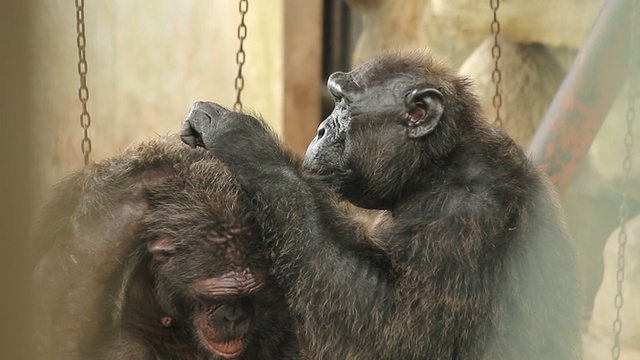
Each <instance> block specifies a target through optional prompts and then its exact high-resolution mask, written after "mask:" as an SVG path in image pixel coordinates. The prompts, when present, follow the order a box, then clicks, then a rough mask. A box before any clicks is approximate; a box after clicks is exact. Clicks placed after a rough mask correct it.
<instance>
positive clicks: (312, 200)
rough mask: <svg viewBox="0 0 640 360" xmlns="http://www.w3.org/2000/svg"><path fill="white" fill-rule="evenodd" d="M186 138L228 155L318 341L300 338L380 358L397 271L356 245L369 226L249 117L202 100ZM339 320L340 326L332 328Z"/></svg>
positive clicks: (295, 305) (297, 310)
mask: <svg viewBox="0 0 640 360" xmlns="http://www.w3.org/2000/svg"><path fill="white" fill-rule="evenodd" d="M182 138H183V140H184V141H185V142H186V143H188V144H190V145H192V146H195V145H203V146H204V147H206V148H207V149H209V150H210V151H212V152H213V153H214V154H215V156H216V157H218V158H219V159H221V160H222V161H223V162H225V163H226V164H227V166H228V167H229V168H230V170H231V172H232V173H233V174H234V175H235V176H236V177H237V178H238V180H239V182H240V183H241V185H242V186H243V188H244V190H245V191H246V192H247V193H248V195H249V197H250V198H251V199H252V200H253V201H254V205H255V206H256V208H257V209H258V211H257V213H258V215H257V216H258V217H259V221H260V222H261V223H262V225H263V227H264V229H263V230H264V232H265V235H266V236H265V238H266V239H267V240H266V241H267V246H268V247H269V248H270V249H271V253H272V256H273V261H274V267H275V271H276V273H277V275H278V276H279V278H280V281H281V282H282V286H283V287H284V288H285V289H286V290H287V291H288V293H289V295H288V296H289V299H290V302H289V303H290V306H291V310H292V311H293V312H294V314H295V315H296V316H298V318H299V319H300V320H302V324H301V325H302V331H303V334H302V335H303V339H302V341H303V343H304V341H305V339H314V340H315V341H314V342H315V343H316V344H303V345H304V346H310V347H312V348H313V347H314V346H326V345H332V344H333V345H335V344H339V343H348V344H351V345H353V348H356V349H359V353H358V354H359V355H360V356H362V355H363V353H362V350H363V349H368V350H367V351H370V354H369V355H370V357H369V358H377V357H379V356H380V353H379V352H378V349H376V346H375V344H371V343H370V339H378V338H381V337H382V336H383V332H384V329H385V326H384V324H385V323H388V322H389V321H390V318H391V317H393V316H394V314H393V312H391V311H388V310H389V307H390V306H389V305H388V304H390V303H391V304H392V303H393V300H392V299H390V298H389V297H391V296H393V286H394V283H393V277H392V276H391V273H390V271H389V270H390V269H389V268H388V267H387V266H381V265H380V261H379V260H380V259H379V257H376V256H371V255H372V254H373V253H375V251H367V252H366V253H367V254H365V255H363V254H362V253H359V252H356V251H355V247H354V246H353V244H354V243H356V242H359V243H364V241H362V240H360V241H358V240H357V238H358V237H361V236H364V232H362V231H359V228H358V227H357V226H355V225H353V224H350V223H348V222H347V220H346V218H344V217H342V216H341V215H340V212H339V210H338V208H337V207H336V206H335V203H334V202H333V199H332V198H331V195H330V194H329V193H328V192H326V191H322V190H321V189H319V188H314V187H312V186H313V185H312V184H311V181H308V180H306V179H303V178H302V176H301V175H300V173H299V172H298V170H297V168H296V166H295V161H294V160H293V158H292V157H291V156H290V155H288V154H287V153H286V152H285V151H284V150H283V149H282V146H281V145H280V143H279V142H278V140H277V139H276V137H275V136H274V135H273V134H272V133H271V132H270V131H269V130H268V129H267V128H266V126H265V124H264V123H262V122H261V121H259V120H257V119H255V118H253V117H251V116H248V115H243V114H238V113H233V112H230V111H228V110H226V109H224V108H222V107H220V106H218V105H216V104H213V103H208V102H198V103H195V104H194V106H193V107H192V111H191V113H190V115H189V117H188V118H187V121H186V122H185V125H184V127H183V130H182ZM385 304H386V305H385ZM380 308H385V311H379V310H377V309H380ZM371 314H376V316H371ZM346 317H348V318H349V320H348V321H345V318H346ZM307 324H313V325H312V326H307ZM318 324H325V325H321V326H319V325H318ZM335 324H341V325H343V326H340V327H336V328H332V329H331V331H329V329H328V328H329V327H332V326H333V327H335ZM319 340H320V341H319ZM333 351H335V348H333V349H329V348H315V350H314V356H318V357H319V358H325V356H323V355H326V354H329V352H331V354H332V355H331V356H329V357H332V356H335V353H333ZM325 352H327V353H325ZM340 356H341V357H344V358H349V354H340Z"/></svg>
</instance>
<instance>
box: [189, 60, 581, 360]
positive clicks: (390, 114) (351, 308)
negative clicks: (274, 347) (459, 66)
mask: <svg viewBox="0 0 640 360" xmlns="http://www.w3.org/2000/svg"><path fill="white" fill-rule="evenodd" d="M328 87H329V91H330V92H331V93H332V94H333V96H334V98H335V109H334V111H333V113H332V114H331V115H330V116H329V117H328V118H327V119H326V120H325V121H324V122H323V123H322V124H321V125H320V128H319V129H318V133H317V136H316V138H315V139H314V140H313V142H312V143H311V145H310V146H309V149H308V150H307V154H306V157H305V159H304V163H302V164H300V162H299V161H297V160H296V159H295V158H294V157H293V156H292V155H290V154H289V153H288V152H287V151H285V150H283V148H282V146H281V144H280V143H279V142H278V141H277V139H276V137H274V136H273V135H272V133H270V131H269V130H268V129H267V128H266V127H265V125H264V123H263V122H261V121H259V120H257V119H256V118H254V117H252V116H249V115H246V114H240V113H235V112H231V111H228V110H226V109H224V108H222V107H220V106H218V105H216V104H214V103H210V102H197V103H195V104H194V105H193V106H192V108H191V112H190V114H189V116H188V117H187V120H186V122H185V124H184V125H183V128H182V133H181V134H182V138H183V140H184V141H185V142H186V143H188V144H189V145H191V146H198V145H200V146H204V147H206V148H207V149H209V150H210V151H211V152H212V153H213V154H215V155H216V157H218V158H219V159H221V160H222V161H223V162H225V163H226V164H227V165H228V166H229V168H230V170H231V172H232V173H233V174H234V175H235V176H236V177H237V178H238V180H239V182H240V184H241V186H242V187H243V189H244V190H245V192H246V193H247V194H248V196H249V197H250V198H251V199H252V201H253V204H254V206H255V209H256V210H255V211H256V213H257V215H256V216H257V218H258V221H259V222H260V223H261V225H262V228H263V231H264V235H265V236H264V240H265V245H266V247H267V248H268V249H269V251H270V256H271V259H272V261H273V266H274V271H275V274H276V276H277V280H278V283H279V285H280V286H282V287H283V288H284V289H285V291H286V294H287V297H288V303H289V308H290V311H291V312H292V314H293V316H294V318H295V321H296V327H297V328H298V335H299V339H300V342H301V346H302V347H303V348H304V349H305V350H304V351H306V352H308V353H309V354H310V358H311V359H438V360H442V359H465V360H467V359H487V360H488V359H528V360H533V359H535V360H541V359H546V360H550V359H577V358H579V357H580V353H581V350H580V348H581V344H580V332H579V319H580V310H579V309H578V304H579V291H580V287H579V284H578V275H577V273H576V272H577V270H576V269H577V267H576V265H575V259H574V257H575V256H574V250H573V247H572V241H571V239H570V238H569V237H568V235H567V232H566V231H565V228H564V224H563V220H562V215H561V212H560V210H559V208H558V206H557V203H556V199H555V195H554V192H553V190H552V189H551V187H550V184H549V183H548V181H547V179H546V177H545V175H543V174H542V173H541V172H540V170H539V169H537V168H536V167H535V166H534V165H532V163H531V162H530V161H529V160H528V159H527V157H526V156H525V154H524V153H523V151H522V150H521V149H520V148H519V147H518V146H517V145H516V144H515V143H514V142H513V141H512V140H511V139H510V138H509V137H508V136H507V135H506V134H505V133H504V131H502V130H500V129H497V128H494V127H493V126H491V125H490V124H488V123H487V122H486V121H485V120H484V119H482V118H481V117H480V115H479V114H480V109H479V105H478V102H477V100H476V98H475V97H474V95H473V94H472V93H471V92H470V90H469V88H470V83H469V81H468V80H466V79H463V78H460V77H458V76H457V75H456V74H454V73H453V72H452V71H451V70H449V69H448V68H447V67H445V66H443V65H441V64H439V63H438V62H436V60H434V59H433V58H432V57H431V55H430V54H429V53H427V52H423V51H414V52H407V53H388V54H384V55H381V56H380V57H378V58H376V59H374V60H372V61H371V62H369V63H367V64H365V65H363V66H361V67H359V68H357V69H355V70H353V71H351V72H349V73H335V74H333V75H332V76H331V77H330V79H329V82H328ZM299 165H302V169H301V168H300V167H299ZM333 194H337V195H338V196H333ZM340 198H342V199H346V200H349V201H351V202H353V203H355V204H356V205H359V206H361V207H366V208H372V209H385V210H388V211H390V213H391V220H388V221H387V223H386V224H385V226H383V227H381V228H380V229H379V231H377V232H376V233H374V234H373V239H367V238H364V237H365V236H366V234H367V232H365V231H363V229H362V227H361V226H359V225H357V224H356V223H354V222H353V221H352V220H350V219H349V217H348V216H347V215H345V214H343V213H342V212H341V211H340V208H339V207H338V206H337V205H336V204H337V202H338V200H339V199H340ZM368 244H370V245H368ZM373 244H375V245H373ZM380 244H381V245H380Z"/></svg>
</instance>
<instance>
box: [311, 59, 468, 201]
mask: <svg viewBox="0 0 640 360" xmlns="http://www.w3.org/2000/svg"><path fill="white" fill-rule="evenodd" d="M327 86H328V89H329V92H330V93H331V94H332V95H333V97H334V99H335V107H334V110H333V112H332V113H331V115H329V117H328V118H327V119H325V120H324V121H323V122H322V123H321V124H320V127H319V128H318V132H317V135H316V137H315V138H314V139H313V141H312V142H311V144H310V145H309V147H308V149H307V152H306V155H305V159H304V163H303V165H304V167H305V168H306V169H308V170H309V171H311V172H314V173H316V174H317V175H319V176H320V177H321V178H323V179H324V180H325V181H326V182H327V183H329V185H331V186H332V187H334V188H336V189H337V190H338V191H339V192H340V193H341V194H342V195H343V196H344V197H345V198H346V199H347V200H350V201H352V202H353V203H355V204H356V205H359V206H362V207H367V208H380V209H388V208H390V207H393V206H394V204H396V203H397V202H398V201H400V200H401V198H402V197H403V194H404V193H409V192H410V190H411V187H412V186H416V185H417V184H418V183H419V180H420V179H419V177H420V173H419V171H420V170H421V169H427V168H428V164H429V163H430V162H434V161H438V159H440V158H442V157H443V156H446V154H447V153H448V152H449V151H450V149H451V148H452V146H453V144H454V143H455V142H456V135H454V132H455V131H456V128H457V127H460V126H461V125H463V122H464V119H463V120H460V121H458V120H456V122H454V121H453V120H452V119H456V118H458V117H460V114H462V113H464V112H463V111H461V108H463V107H465V104H460V103H458V102H457V101H458V100H456V99H457V96H456V94H458V93H459V92H465V93H467V94H466V95H465V96H467V97H471V99H472V101H473V96H471V95H470V93H468V90H467V87H468V81H467V80H465V79H462V78H458V77H456V76H455V74H453V73H451V71H450V70H448V68H447V67H443V66H438V64H437V63H436V62H435V60H434V59H433V58H432V57H431V56H430V55H429V54H428V53H427V52H420V51H416V52H411V53H404V54H402V55H400V54H395V53H387V54H384V55H381V56H380V57H378V58H376V59H374V60H372V61H371V62H369V63H366V64H364V65H362V66H360V67H358V68H356V69H354V70H353V71H351V72H348V73H343V72H336V73H334V74H332V75H331V76H330V77H329V80H328V84H327ZM461 122H462V123H461Z"/></svg>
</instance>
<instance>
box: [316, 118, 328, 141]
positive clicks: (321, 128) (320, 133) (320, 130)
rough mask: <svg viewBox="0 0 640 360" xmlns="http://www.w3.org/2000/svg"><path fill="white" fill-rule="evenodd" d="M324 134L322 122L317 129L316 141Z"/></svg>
mask: <svg viewBox="0 0 640 360" xmlns="http://www.w3.org/2000/svg"><path fill="white" fill-rule="evenodd" d="M325 133H326V130H325V128H324V122H323V123H322V124H320V127H318V135H316V139H317V140H320V139H322V137H323V136H324V134H325Z"/></svg>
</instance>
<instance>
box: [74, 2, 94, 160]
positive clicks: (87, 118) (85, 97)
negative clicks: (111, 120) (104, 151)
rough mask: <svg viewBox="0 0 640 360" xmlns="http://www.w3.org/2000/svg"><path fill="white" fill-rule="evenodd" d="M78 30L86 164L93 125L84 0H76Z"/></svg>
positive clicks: (80, 91)
mask: <svg viewBox="0 0 640 360" xmlns="http://www.w3.org/2000/svg"><path fill="white" fill-rule="evenodd" d="M76 31H77V33H78V37H77V39H76V44H77V45H78V75H80V88H79V89H78V99H80V103H81V104H82V113H80V125H81V126H82V129H83V131H84V137H83V138H82V142H81V143H80V148H81V150H82V155H83V156H84V165H85V166H86V165H87V164H88V163H89V154H91V139H89V126H91V115H90V114H89V111H88V110H87V102H88V101H89V88H88V87H87V59H86V53H85V47H86V45H87V39H86V38H85V36H84V0H76Z"/></svg>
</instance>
